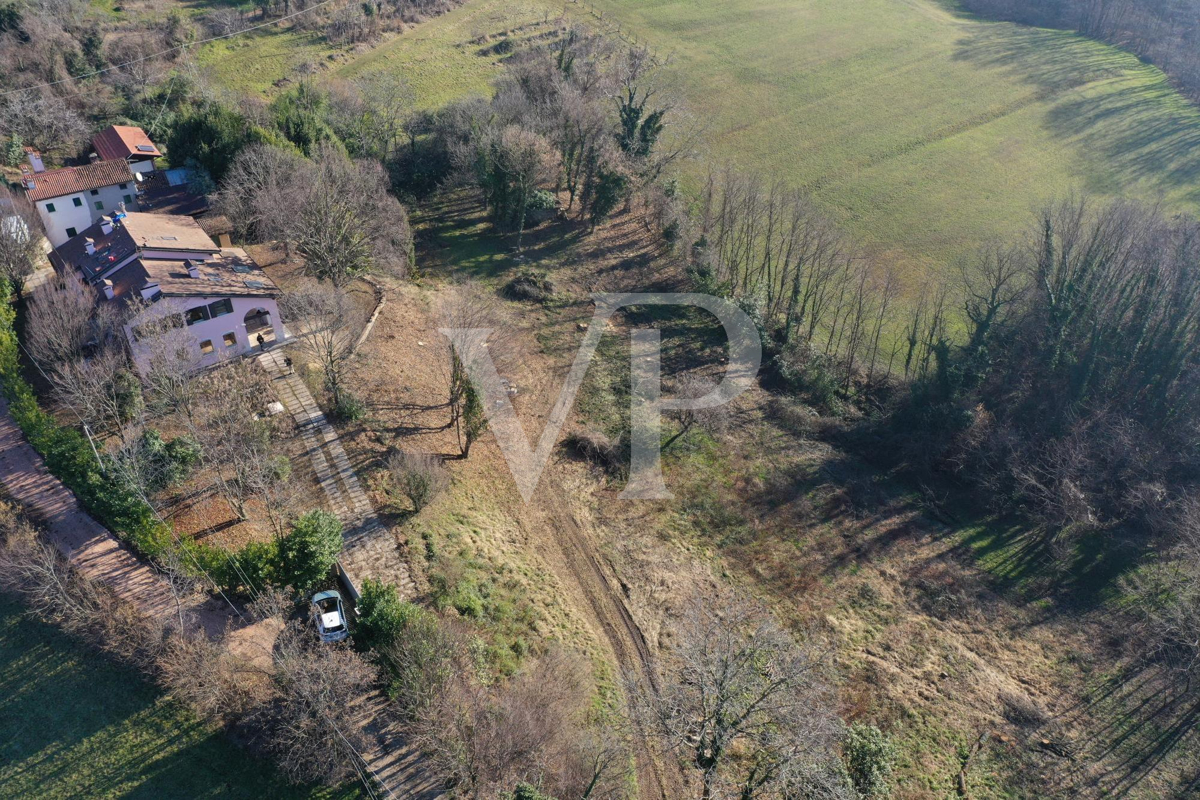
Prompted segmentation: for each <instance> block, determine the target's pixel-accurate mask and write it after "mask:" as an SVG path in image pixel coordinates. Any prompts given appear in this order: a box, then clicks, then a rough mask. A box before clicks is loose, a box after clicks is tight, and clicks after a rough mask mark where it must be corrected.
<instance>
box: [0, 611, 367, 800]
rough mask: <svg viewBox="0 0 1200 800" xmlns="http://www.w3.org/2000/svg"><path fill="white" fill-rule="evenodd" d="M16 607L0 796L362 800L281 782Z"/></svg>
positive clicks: (10, 619)
mask: <svg viewBox="0 0 1200 800" xmlns="http://www.w3.org/2000/svg"><path fill="white" fill-rule="evenodd" d="M14 610H15V609H14V608H13V607H12V606H9V607H8V608H7V611H8V613H6V614H4V615H3V617H0V796H2V797H5V798H19V797H27V798H33V797H36V798H44V799H45V800H59V799H63V800H65V798H78V797H88V798H116V797H122V798H144V799H145V800H152V799H154V800H157V799H158V798H185V797H186V798H228V799H229V800H234V799H235V798H240V799H242V800H260V799H261V800H266V799H267V798H271V799H273V800H275V799H278V800H284V799H285V798H287V799H290V798H313V799H314V800H316V799H317V798H327V799H329V800H333V799H334V798H337V799H338V800H349V798H356V797H359V796H360V794H359V791H358V789H357V788H355V787H353V786H351V787H348V788H345V789H341V790H329V789H304V788H297V787H292V786H289V785H287V784H286V783H285V782H284V781H283V780H282V779H281V778H279V776H277V775H275V774H274V773H273V771H272V770H271V769H270V768H269V767H267V766H265V765H264V764H263V763H262V762H261V761H260V760H258V759H255V758H253V757H251V756H250V755H249V754H247V753H246V752H244V751H243V750H241V749H240V748H239V747H238V746H237V745H235V744H234V743H233V742H231V741H229V740H228V739H226V738H225V736H224V735H223V734H221V733H220V732H218V731H215V730H213V729H212V728H211V727H209V726H207V725H205V724H202V723H200V722H198V721H197V720H196V719H195V718H193V717H192V715H191V714H190V713H188V712H187V711H186V710H185V709H184V708H183V707H181V706H180V705H178V704H176V703H174V702H173V701H171V700H169V699H167V698H164V697H162V696H161V695H160V694H159V693H158V692H157V691H156V690H155V689H154V688H153V687H152V686H149V685H147V684H145V683H143V681H142V678H141V676H139V675H137V674H136V673H135V672H132V671H131V670H128V669H124V668H121V667H119V666H116V665H114V664H112V663H111V662H109V661H108V660H106V659H105V658H104V657H102V656H100V655H97V654H95V653H93V652H90V651H89V650H87V649H86V647H85V646H83V645H80V644H79V643H78V642H76V641H74V640H72V639H71V638H70V637H69V636H67V635H66V634H63V633H61V632H59V631H58V630H56V629H55V628H53V627H51V626H49V625H47V624H45V623H41V622H38V621H37V620H35V619H32V618H30V617H28V616H26V615H23V614H20V613H13V612H14Z"/></svg>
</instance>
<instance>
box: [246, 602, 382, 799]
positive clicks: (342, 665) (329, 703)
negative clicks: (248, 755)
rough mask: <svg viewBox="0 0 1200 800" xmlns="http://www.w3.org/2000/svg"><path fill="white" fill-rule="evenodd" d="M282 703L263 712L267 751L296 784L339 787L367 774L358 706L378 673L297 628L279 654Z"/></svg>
mask: <svg viewBox="0 0 1200 800" xmlns="http://www.w3.org/2000/svg"><path fill="white" fill-rule="evenodd" d="M273 657H274V672H273V674H272V680H273V683H274V686H275V691H276V693H277V700H276V702H275V703H273V704H272V705H271V706H270V707H269V709H267V710H266V711H264V712H263V716H264V717H265V719H264V722H265V723H266V739H267V747H268V748H269V749H270V750H271V751H272V752H273V753H274V754H275V756H276V758H277V761H278V764H279V766H280V769H281V771H282V772H283V774H284V775H286V776H287V777H288V778H290V779H291V780H293V781H295V782H297V783H304V782H321V783H324V784H326V785H330V786H334V785H337V784H339V783H342V782H343V781H346V780H348V779H351V778H353V777H354V776H355V775H356V774H358V773H359V771H360V770H361V769H363V762H362V759H361V757H360V755H359V753H361V752H362V751H363V750H365V749H366V748H367V739H366V735H365V734H364V733H363V731H362V729H361V728H360V727H359V725H358V724H357V722H356V720H355V715H356V713H357V712H356V709H355V702H356V701H357V700H358V699H359V698H361V697H362V696H363V695H364V694H365V693H366V692H367V691H369V690H370V688H371V687H372V686H373V685H374V684H375V682H376V680H377V676H376V674H375V670H374V669H373V668H372V667H371V666H370V665H369V664H368V663H367V662H366V661H365V660H363V658H362V656H360V655H358V653H355V652H354V651H353V650H351V649H349V648H348V647H344V646H330V645H327V644H322V643H320V642H318V641H317V640H316V639H315V638H314V636H313V632H312V630H311V629H308V628H306V627H304V626H301V625H300V624H298V623H293V624H290V625H288V626H287V627H285V629H284V631H283V632H282V633H281V634H280V636H279V639H278V641H277V643H276V646H275V650H274V654H273Z"/></svg>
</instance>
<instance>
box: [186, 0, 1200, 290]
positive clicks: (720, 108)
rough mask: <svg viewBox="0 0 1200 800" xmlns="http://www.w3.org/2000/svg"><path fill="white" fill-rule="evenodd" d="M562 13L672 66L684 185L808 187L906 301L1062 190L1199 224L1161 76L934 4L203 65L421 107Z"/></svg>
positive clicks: (1193, 176)
mask: <svg viewBox="0 0 1200 800" xmlns="http://www.w3.org/2000/svg"><path fill="white" fill-rule="evenodd" d="M562 13H566V14H568V15H569V16H570V17H572V18H575V19H579V20H591V21H592V23H593V24H596V25H600V26H602V27H605V28H609V29H613V28H619V29H620V30H621V32H622V33H623V34H625V35H632V36H633V37H635V38H636V39H637V40H638V41H639V42H644V43H645V44H647V45H648V46H649V47H651V48H652V49H653V50H654V51H655V52H656V53H657V54H658V56H659V57H660V58H663V59H666V60H667V61H668V74H669V80H670V82H671V83H672V84H673V88H674V89H675V90H677V92H678V93H679V94H681V95H682V96H683V97H684V98H685V99H686V101H687V106H688V108H689V110H690V113H691V115H692V121H693V123H694V124H696V125H699V126H701V127H702V129H703V131H704V136H703V138H702V141H703V145H702V150H701V153H700V158H698V159H696V160H695V161H694V162H693V163H692V165H691V166H689V167H688V168H687V170H688V171H687V173H686V174H685V179H686V183H687V184H688V186H689V187H690V188H691V189H693V190H695V189H697V188H698V187H699V185H700V183H701V181H702V178H703V173H704V171H705V170H707V169H708V166H709V165H721V164H725V163H732V164H735V165H736V166H738V167H739V168H741V169H745V170H754V171H758V172H761V173H762V174H763V175H764V176H767V177H769V178H778V179H780V180H783V181H786V182H787V183H788V184H790V185H794V186H800V187H804V188H806V189H808V190H809V191H810V192H811V193H812V194H813V195H814V196H815V197H816V198H817V199H818V200H819V201H820V202H821V203H822V204H823V205H824V207H825V208H827V209H828V210H829V212H830V213H831V214H833V215H834V216H835V217H836V218H837V219H838V220H839V221H840V222H841V224H842V225H843V226H844V228H845V229H846V230H847V232H849V233H851V234H853V235H854V236H855V237H856V238H857V239H858V241H860V242H862V243H863V244H864V245H867V246H869V247H871V248H872V249H874V250H875V251H876V252H877V253H879V254H881V255H882V256H883V257H884V258H889V259H892V260H894V261H896V262H897V263H900V264H902V265H903V266H904V270H903V271H904V273H906V274H907V276H908V278H909V280H908V281H907V282H908V284H909V286H910V288H916V286H917V285H918V284H919V283H920V279H921V278H924V277H931V278H937V277H938V276H939V275H942V274H944V273H945V272H946V271H947V270H952V269H954V265H955V262H956V260H957V259H959V258H961V257H962V256H964V255H965V254H969V253H970V252H971V251H972V250H974V249H975V248H976V247H978V246H979V245H980V244H981V243H983V242H986V241H989V240H991V239H994V238H997V237H1008V236H1012V235H1014V234H1015V233H1017V232H1019V231H1021V230H1024V229H1025V228H1026V227H1027V226H1028V224H1029V222H1030V220H1031V216H1032V212H1033V211H1034V210H1035V209H1036V208H1038V207H1039V206H1041V205H1043V204H1045V203H1046V202H1048V201H1050V200H1052V199H1054V198H1058V197H1063V196H1066V195H1068V194H1071V193H1089V194H1093V195H1097V196H1101V197H1115V196H1123V197H1132V198H1137V199H1140V200H1143V201H1147V202H1155V203H1162V204H1163V205H1164V206H1165V207H1167V208H1168V209H1171V210H1179V211H1191V212H1197V211H1200V110H1197V109H1196V107H1194V106H1192V105H1190V104H1189V103H1187V102H1186V101H1185V100H1183V99H1182V98H1181V97H1180V96H1179V95H1178V94H1177V93H1176V92H1175V91H1174V90H1173V89H1172V88H1171V87H1170V86H1169V85H1168V83H1167V82H1166V79H1165V78H1164V76H1163V74H1162V73H1161V72H1160V71H1159V70H1157V69H1156V68H1154V67H1151V66H1148V65H1146V64H1143V63H1142V62H1140V61H1139V60H1138V59H1137V58H1135V57H1134V56H1132V55H1130V54H1127V53H1124V52H1122V51H1119V50H1116V49H1114V48H1112V47H1108V46H1106V45H1103V44H1100V43H1097V42H1093V41H1090V40H1087V39H1084V38H1082V37H1079V36H1076V35H1073V34H1069V33H1065V32H1060V31H1051V30H1044V29H1036V28H1028V27H1023V26H1018V25H1012V24H1008V23H995V22H988V21H982V20H977V19H972V18H969V17H967V16H965V15H963V14H961V13H959V12H958V11H957V10H956V8H954V6H953V4H952V3H949V2H940V1H939V0H855V2H845V0H598V2H595V4H594V5H593V4H592V3H591V2H579V3H561V2H551V1H550V0H526V1H525V2H517V3H505V2H502V0H468V2H467V3H466V4H465V5H464V6H462V7H460V8H458V9H456V10H455V11H452V12H450V13H449V14H446V15H444V16H442V17H439V18H436V19H433V20H430V21H428V22H425V23H422V24H421V25H418V26H416V27H415V28H413V29H411V30H409V31H407V32H406V33H404V34H402V35H400V36H397V37H395V38H392V39H390V40H388V41H386V42H384V43H383V44H381V45H379V46H377V47H375V48H370V49H362V50H358V51H345V52H334V51H333V50H332V49H331V48H328V47H325V48H323V49H322V48H320V47H316V51H315V52H314V50H313V48H314V47H315V45H314V43H313V38H312V37H309V36H308V35H306V34H305V35H303V37H304V42H305V44H304V47H302V48H300V51H299V52H295V51H292V52H286V51H281V48H280V47H279V43H280V41H281V40H286V39H289V38H294V37H296V36H299V35H300V34H295V33H291V32H285V33H266V34H262V35H259V36H257V37H255V38H251V39H248V40H245V41H243V42H240V43H238V42H227V43H221V44H220V45H219V46H218V49H214V50H209V51H205V52H202V53H201V56H200V60H201V63H202V64H207V65H208V66H209V67H211V68H212V70H213V72H214V74H215V75H216V76H217V77H218V79H221V80H226V81H228V82H229V83H230V84H231V85H232V86H234V87H237V88H242V89H244V90H245V89H248V90H250V91H256V92H261V93H264V94H270V93H271V92H272V91H273V88H274V86H275V84H276V82H278V81H279V79H280V78H283V77H284V76H285V75H286V74H287V73H288V72H289V71H290V69H291V68H293V67H294V66H295V62H296V60H297V59H300V60H304V59H308V60H309V62H310V63H311V62H324V63H325V64H326V66H327V67H328V69H326V70H325V71H324V74H326V75H331V76H338V77H348V78H352V77H356V76H359V75H363V74H367V73H369V72H372V71H376V70H395V71H400V72H402V73H403V74H404V75H405V76H406V77H407V79H408V80H409V83H410V85H411V86H412V88H413V90H414V93H415V95H416V102H417V104H418V105H420V106H423V107H432V106H436V105H439V104H442V103H444V102H446V101H448V100H451V99H453V98H455V97H460V96H465V95H472V94H475V95H478V94H483V93H485V92H487V91H488V86H489V82H490V81H491V80H492V78H493V77H494V76H495V75H496V74H498V71H499V68H500V58H501V56H499V55H497V54H496V53H495V52H494V51H492V50H491V48H490V47H489V46H488V44H487V42H488V41H493V42H494V41H495V39H496V37H498V36H502V35H505V34H506V33H507V34H509V35H511V36H513V37H514V38H516V39H518V40H519V39H521V38H523V37H530V36H536V35H537V33H538V31H539V29H542V28H543V27H544V26H545V25H547V23H548V22H552V21H553V20H554V19H555V18H556V17H557V16H558V15H560V14H562ZM489 37H490V38H489ZM293 43H295V42H293ZM285 52H286V55H285V54H284V53H285Z"/></svg>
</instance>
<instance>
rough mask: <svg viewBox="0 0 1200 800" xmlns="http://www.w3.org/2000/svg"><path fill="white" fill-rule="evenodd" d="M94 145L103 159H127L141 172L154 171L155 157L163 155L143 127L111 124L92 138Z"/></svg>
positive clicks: (131, 165) (134, 168) (130, 166)
mask: <svg viewBox="0 0 1200 800" xmlns="http://www.w3.org/2000/svg"><path fill="white" fill-rule="evenodd" d="M92 147H93V148H94V149H95V151H96V155H98V156H99V157H100V160H101V161H126V162H128V163H129V168H130V169H132V170H133V171H134V172H137V173H139V174H145V173H148V172H153V171H154V159H155V158H157V157H159V156H161V155H162V153H160V152H159V150H158V148H157V147H155V146H154V142H152V141H150V137H149V136H147V135H146V132H145V131H144V130H142V129H141V128H135V127H133V126H131V125H110V126H108V127H107V128H105V129H104V130H102V131H100V132H99V133H97V134H96V135H95V137H94V138H93V139H92Z"/></svg>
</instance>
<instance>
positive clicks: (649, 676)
mask: <svg viewBox="0 0 1200 800" xmlns="http://www.w3.org/2000/svg"><path fill="white" fill-rule="evenodd" d="M566 496H567V492H566V490H565V489H564V488H563V487H562V486H561V485H560V484H558V483H557V481H556V480H555V479H554V477H553V476H552V475H551V474H549V471H548V474H547V475H545V476H543V478H542V483H541V485H539V487H538V491H537V492H536V493H535V496H534V500H533V504H532V505H533V510H534V513H537V514H540V515H541V516H542V517H543V521H544V525H545V526H546V528H548V529H549V530H552V531H554V532H555V534H556V536H555V537H554V541H555V543H556V544H557V548H554V550H551V551H544V552H543V555H544V556H545V557H546V558H547V559H548V560H551V562H552V563H553V564H554V566H555V572H556V574H557V575H558V576H559V577H560V578H563V579H565V580H570V581H571V582H573V583H574V584H575V585H576V586H577V587H578V592H579V594H580V595H581V596H582V597H583V598H584V599H585V601H586V609H585V610H586V611H587V612H588V616H589V618H590V622H591V623H592V625H593V626H594V627H595V628H597V629H598V630H597V633H598V634H602V635H603V638H604V640H605V641H606V642H607V644H608V647H609V649H611V651H612V654H613V657H614V659H615V663H616V664H617V666H618V668H619V669H620V670H621V671H622V673H623V676H624V677H626V678H627V679H634V680H636V681H637V682H638V683H640V684H641V689H642V690H643V691H654V692H656V691H658V674H657V672H656V671H655V668H654V659H653V656H652V654H651V652H650V647H649V645H648V644H647V643H646V637H645V636H644V635H643V634H642V630H641V628H639V627H638V625H637V623H636V622H635V621H634V619H633V616H632V615H631V614H630V613H629V609H628V607H627V606H626V605H625V600H624V598H623V597H622V596H621V594H620V593H619V592H618V591H617V589H616V588H615V587H614V580H613V579H612V578H610V576H609V572H610V571H611V567H608V566H607V565H605V564H603V563H602V562H601V560H600V558H599V556H598V555H597V553H598V552H599V550H598V547H597V543H596V542H595V540H594V539H593V537H592V536H591V535H590V534H589V532H588V531H587V530H585V528H584V527H583V526H582V525H580V523H579V520H578V519H577V518H576V516H575V513H574V512H573V511H572V510H571V508H570V504H569V502H568V501H567V499H566ZM637 762H638V786H639V787H640V788H641V796H642V797H643V798H664V799H666V798H676V797H681V796H682V795H683V791H682V785H681V781H680V776H679V773H678V771H675V770H674V769H673V767H672V766H671V765H663V764H660V763H659V762H658V760H657V759H656V758H655V757H654V754H653V753H652V752H651V751H650V750H649V748H647V747H645V746H644V744H643V743H639V745H638V750H637Z"/></svg>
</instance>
